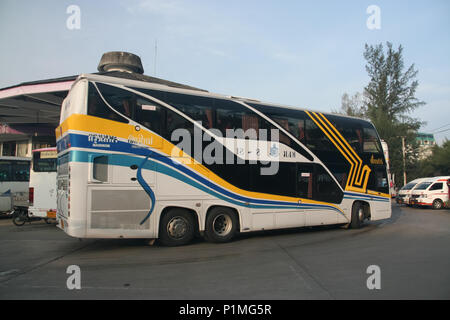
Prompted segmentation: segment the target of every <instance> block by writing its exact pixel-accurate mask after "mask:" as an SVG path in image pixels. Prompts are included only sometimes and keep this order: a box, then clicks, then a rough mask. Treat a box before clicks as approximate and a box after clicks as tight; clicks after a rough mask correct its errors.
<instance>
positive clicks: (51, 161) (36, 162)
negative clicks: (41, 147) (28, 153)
mask: <svg viewBox="0 0 450 320" xmlns="http://www.w3.org/2000/svg"><path fill="white" fill-rule="evenodd" d="M33 171H34V172H56V151H55V154H54V155H53V154H47V153H45V151H42V152H34V153H33Z"/></svg>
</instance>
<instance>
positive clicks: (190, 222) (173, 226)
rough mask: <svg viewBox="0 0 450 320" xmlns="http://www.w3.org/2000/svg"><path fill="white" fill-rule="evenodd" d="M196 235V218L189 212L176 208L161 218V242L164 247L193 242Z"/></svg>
mask: <svg viewBox="0 0 450 320" xmlns="http://www.w3.org/2000/svg"><path fill="white" fill-rule="evenodd" d="M194 235H195V222H194V217H193V215H192V214H191V213H190V212H189V211H187V210H183V209H181V208H174V209H171V210H169V211H168V212H167V213H166V214H165V215H164V216H163V217H162V218H161V223H160V229H159V240H160V241H161V243H162V244H163V245H165V246H170V247H173V246H181V245H184V244H187V243H189V242H191V240H192V239H193V238H194Z"/></svg>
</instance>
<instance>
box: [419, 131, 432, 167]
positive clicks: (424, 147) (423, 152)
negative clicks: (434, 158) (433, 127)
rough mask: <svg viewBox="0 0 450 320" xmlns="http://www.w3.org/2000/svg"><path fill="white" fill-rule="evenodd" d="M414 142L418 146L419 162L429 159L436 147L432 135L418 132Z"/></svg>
mask: <svg viewBox="0 0 450 320" xmlns="http://www.w3.org/2000/svg"><path fill="white" fill-rule="evenodd" d="M416 142H417V143H418V145H419V160H422V159H425V158H427V157H430V156H431V155H432V154H433V147H434V146H435V145H436V140H435V139H434V135H433V134H431V133H421V132H418V133H417V136H416Z"/></svg>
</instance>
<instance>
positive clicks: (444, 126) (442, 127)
mask: <svg viewBox="0 0 450 320" xmlns="http://www.w3.org/2000/svg"><path fill="white" fill-rule="evenodd" d="M448 125H450V123H447V124H445V125H443V126H440V127H439V128H436V129H434V130H431V131H432V132H434V131H437V130H439V129H442V128H445V127H446V126H448Z"/></svg>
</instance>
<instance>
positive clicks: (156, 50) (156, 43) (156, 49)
mask: <svg viewBox="0 0 450 320" xmlns="http://www.w3.org/2000/svg"><path fill="white" fill-rule="evenodd" d="M157 41H158V40H156V39H155V65H154V67H153V74H154V76H155V77H156V55H157V53H158V42H157Z"/></svg>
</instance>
